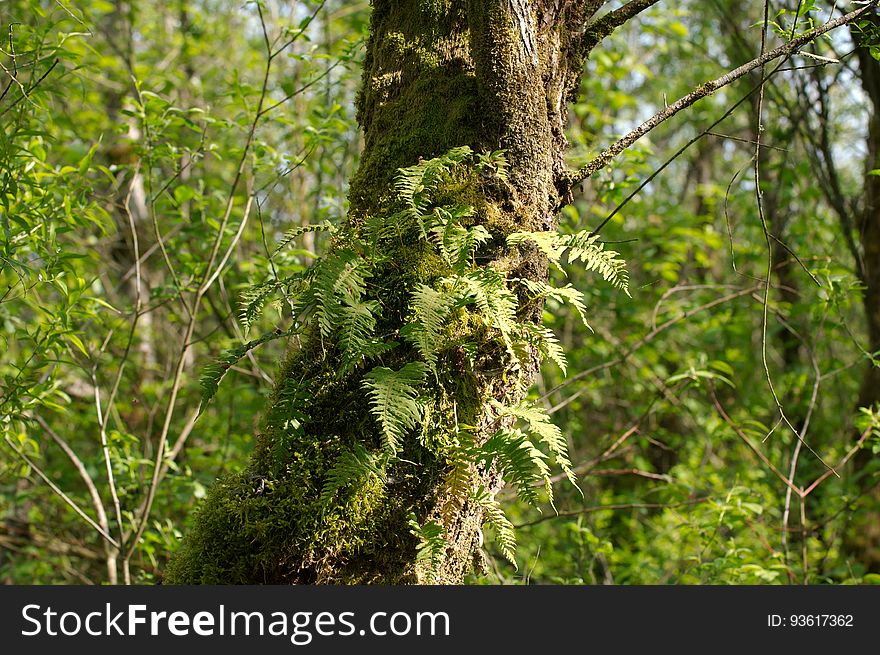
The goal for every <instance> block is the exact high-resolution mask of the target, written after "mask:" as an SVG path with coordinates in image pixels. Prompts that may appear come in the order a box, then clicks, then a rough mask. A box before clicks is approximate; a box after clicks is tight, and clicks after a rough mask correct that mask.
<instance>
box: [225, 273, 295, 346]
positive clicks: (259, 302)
mask: <svg viewBox="0 0 880 655" xmlns="http://www.w3.org/2000/svg"><path fill="white" fill-rule="evenodd" d="M302 279H303V275H302V273H295V274H294V275H290V276H288V277H285V278H283V279H280V280H269V281H268V282H263V283H262V284H258V285H256V286H253V287H251V288H250V289H247V290H246V291H244V292H243V293H242V294H241V308H240V310H239V314H238V322H239V323H240V324H241V327H242V329H243V330H244V333H245V334H247V333H248V332H250V329H251V327H252V326H253V324H254V322H255V321H256V320H257V318H259V316H260V314H261V313H262V311H263V307H264V306H265V305H266V302H268V300H269V298H270V297H271V296H272V294H274V293H275V292H276V291H278V290H280V289H288V290H289V289H290V287H291V286H294V285H296V284H297V283H299V282H301V281H302Z"/></svg>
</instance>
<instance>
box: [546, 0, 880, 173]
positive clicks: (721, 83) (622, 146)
mask: <svg viewBox="0 0 880 655" xmlns="http://www.w3.org/2000/svg"><path fill="white" fill-rule="evenodd" d="M633 1H634V2H635V1H636V0H633ZM630 4H632V3H630ZM878 4H880V0H872V2H871V3H870V4H868V5H865V6H864V7H861V8H859V9H856V10H855V11H852V12H850V13H848V14H846V15H844V16H841V17H840V18H837V19H835V20H831V21H828V22H827V23H825V24H824V25H820V26H819V27H817V28H815V29H812V30H810V31H808V32H805V33H804V34H802V35H801V36H799V37H797V38H795V39H792V40H791V41H789V42H788V43H784V44H783V45H781V46H779V47H778V48H774V49H773V50H768V51H767V52H765V53H764V54H763V55H761V56H760V57H757V58H756V59H753V60H752V61H750V62H748V63H746V64H743V65H742V66H740V67H739V68H735V69H734V70H732V71H730V72H728V73H725V74H724V75H722V76H721V77H718V78H716V79H714V80H711V81H709V82H705V83H704V84H701V85H700V86H698V87H697V88H696V89H694V90H693V91H691V92H690V93H688V94H687V95H685V96H682V97H681V98H679V99H678V100H676V101H675V102H673V103H672V104H671V105H668V106H667V107H666V108H664V109H663V110H662V111H659V112H657V113H656V114H654V115H653V116H651V118H649V119H648V120H646V121H645V122H644V123H642V124H641V125H639V126H638V127H637V128H635V129H634V130H632V131H631V132H629V133H627V134H626V135H625V136H623V137H622V138H620V139H618V140H617V141H616V142H615V143H613V144H612V145H611V146H609V147H608V148H606V149H605V150H603V151H602V152H601V153H599V155H597V156H596V157H594V158H593V159H592V160H590V161H589V162H588V163H587V164H585V165H584V166H582V167H581V168H579V169H578V170H577V171H573V172H571V173H569V174H568V175H567V176H566V178H565V179H563V180H562V182H561V184H560V186H561V187H563V188H565V189H566V190H568V189H571V188H572V187H573V186H574V185H576V184H578V183H580V182H582V181H583V180H585V179H587V178H588V177H590V176H591V175H593V174H594V173H596V172H597V171H598V170H600V169H601V168H603V167H604V166H605V165H607V164H608V163H609V162H610V161H611V160H612V159H614V158H615V157H617V155H619V154H620V153H622V152H623V151H624V150H626V149H627V148H628V147H629V146H631V145H632V144H633V143H635V142H636V141H638V140H639V139H640V138H642V137H643V136H645V135H646V134H647V133H648V132H650V131H651V130H653V129H654V128H655V127H657V126H658V125H660V124H661V123H663V122H665V121H667V120H669V119H670V118H672V117H673V116H675V115H676V114H677V113H678V112H680V111H682V110H683V109H686V108H688V107H690V106H691V105H693V104H694V103H696V102H697V101H698V100H702V99H703V98H706V97H708V96H710V95H712V94H713V93H715V92H716V91H718V89H721V88H723V87H725V86H727V85H728V84H731V83H732V82H735V81H736V80H738V79H739V78H741V77H743V76H745V75H748V74H749V73H751V72H752V71H753V70H755V69H757V68H760V67H761V66H764V65H765V64H767V63H768V62H770V61H773V60H774V59H779V58H780V57H789V56H791V55H793V54H795V53H796V52H797V50H798V49H799V48H801V47H803V46H804V45H806V44H807V43H810V42H811V41H814V40H815V39H816V38H818V37H820V36H822V35H823V34H825V33H827V32H830V31H831V30H833V29H836V28H838V27H841V26H843V25H847V24H849V23H851V22H853V21H854V20H857V19H858V18H861V17H862V16H864V15H865V14H866V13H868V12H870V11H871V10H873V9H874V8H876V7H877V5H878ZM626 6H627V5H624V7H622V8H621V9H619V10H618V11H622V10H623V9H624V8H625V7H626ZM612 13H614V12H612ZM607 15H608V16H610V15H611V14H607ZM600 20H601V19H600Z"/></svg>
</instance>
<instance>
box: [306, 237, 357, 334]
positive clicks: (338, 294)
mask: <svg viewBox="0 0 880 655" xmlns="http://www.w3.org/2000/svg"><path fill="white" fill-rule="evenodd" d="M369 276H370V271H369V268H368V267H367V262H366V260H364V259H363V258H362V257H360V256H359V255H358V254H357V253H355V252H354V251H352V250H342V251H340V252H337V253H334V255H332V256H330V257H328V258H326V259H323V260H321V262H320V263H319V264H318V265H316V266H315V268H314V269H312V271H311V276H310V280H309V282H310V285H309V288H308V292H307V293H305V294H304V299H305V303H304V308H303V311H304V313H305V314H307V315H309V314H311V313H314V316H315V318H316V320H317V323H318V329H319V330H320V332H321V336H322V337H324V338H327V337H329V336H331V335H332V334H333V332H334V331H335V330H336V328H337V327H338V326H339V323H340V321H341V320H342V305H343V302H344V301H348V302H349V303H356V302H357V301H359V300H360V298H361V296H362V295H363V294H364V290H365V284H366V283H365V280H366V278H367V277H369Z"/></svg>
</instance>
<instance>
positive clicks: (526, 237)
mask: <svg viewBox="0 0 880 655" xmlns="http://www.w3.org/2000/svg"><path fill="white" fill-rule="evenodd" d="M558 237H559V235H558V234H557V233H556V232H514V233H513V234H510V235H508V236H507V245H509V246H519V245H522V244H523V243H526V242H531V243H533V244H535V245H536V246H538V250H540V251H541V252H542V253H544V255H545V256H546V257H547V259H549V260H550V263H551V264H554V265H555V266H556V267H557V268H559V269H560V270H562V269H561V267H560V266H559V260H560V258H561V257H562V253H563V249H562V248H560V247H559V244H558Z"/></svg>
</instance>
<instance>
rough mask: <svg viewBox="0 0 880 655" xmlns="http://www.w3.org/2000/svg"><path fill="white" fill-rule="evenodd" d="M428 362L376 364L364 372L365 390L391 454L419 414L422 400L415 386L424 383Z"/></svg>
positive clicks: (417, 420) (387, 449) (416, 420)
mask: <svg viewBox="0 0 880 655" xmlns="http://www.w3.org/2000/svg"><path fill="white" fill-rule="evenodd" d="M427 368H428V367H427V366H426V365H425V364H424V363H422V362H410V363H409V364H406V365H405V366H403V367H402V368H401V369H400V370H399V371H395V370H392V369H390V368H385V367H384V366H377V367H376V368H374V369H373V370H372V371H370V372H369V373H367V375H366V376H365V378H364V381H363V383H362V384H363V387H364V390H365V391H366V392H367V394H368V396H369V398H370V409H371V411H372V412H373V416H374V417H375V418H376V421H378V423H379V427H380V428H381V429H382V439H383V442H384V443H383V446H384V448H385V450H386V451H387V452H389V453H390V454H394V453H396V452H397V449H398V445H399V443H400V441H401V440H402V439H403V437H404V435H405V434H406V432H407V431H408V430H411V429H412V428H414V427H415V425H416V424H417V423H418V422H419V420H420V419H421V417H422V412H423V409H422V404H421V402H419V399H418V391H417V388H418V387H419V386H420V385H421V384H423V383H424V381H425V373H426V371H427Z"/></svg>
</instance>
